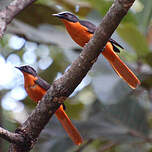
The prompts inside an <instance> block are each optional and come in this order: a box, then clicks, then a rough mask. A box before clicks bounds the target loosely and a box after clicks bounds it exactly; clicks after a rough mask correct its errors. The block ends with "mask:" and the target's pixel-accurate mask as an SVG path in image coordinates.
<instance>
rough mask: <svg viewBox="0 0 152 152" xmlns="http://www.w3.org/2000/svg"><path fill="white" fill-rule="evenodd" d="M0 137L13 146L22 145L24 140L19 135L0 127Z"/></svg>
mask: <svg viewBox="0 0 152 152" xmlns="http://www.w3.org/2000/svg"><path fill="white" fill-rule="evenodd" d="M0 137H1V138H3V139H5V140H7V141H9V142H11V143H15V144H23V143H24V138H23V137H22V136H21V135H20V134H17V133H12V132H9V131H8V130H6V129H4V128H2V127H0Z"/></svg>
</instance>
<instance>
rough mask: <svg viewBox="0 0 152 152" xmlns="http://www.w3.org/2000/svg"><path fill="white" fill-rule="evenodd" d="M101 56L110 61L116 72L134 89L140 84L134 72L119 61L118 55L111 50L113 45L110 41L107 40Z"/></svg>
mask: <svg viewBox="0 0 152 152" xmlns="http://www.w3.org/2000/svg"><path fill="white" fill-rule="evenodd" d="M102 54H103V56H104V57H105V58H106V59H107V60H108V61H109V62H110V64H111V65H112V67H113V69H114V70H115V71H116V73H117V74H118V75H119V76H120V77H121V78H122V79H124V80H125V81H126V82H127V83H128V85H129V86H130V87H131V88H132V89H135V88H136V87H137V86H138V85H140V81H139V79H138V78H137V77H136V76H135V74H134V73H133V72H132V71H131V70H130V69H129V68H128V67H127V66H126V65H125V64H124V63H123V62H122V61H121V59H120V58H119V56H118V55H117V54H116V53H115V52H114V51H113V46H112V44H111V43H110V42H107V44H106V47H105V49H104V51H103V52H102Z"/></svg>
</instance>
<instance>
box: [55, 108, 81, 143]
mask: <svg viewBox="0 0 152 152" xmlns="http://www.w3.org/2000/svg"><path fill="white" fill-rule="evenodd" d="M55 114H56V116H57V118H58V120H59V121H60V123H61V124H62V126H63V128H64V129H65V130H66V132H67V134H68V135H69V136H70V138H71V139H72V141H73V142H74V143H75V144H76V145H80V144H82V142H83V139H82V137H81V135H80V133H79V131H78V130H77V129H76V128H75V127H74V125H73V124H72V122H71V121H70V119H69V118H68V116H67V115H66V113H65V112H64V110H63V106H62V105H61V106H60V107H59V109H58V110H57V111H56V113H55Z"/></svg>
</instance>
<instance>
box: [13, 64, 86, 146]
mask: <svg viewBox="0 0 152 152" xmlns="http://www.w3.org/2000/svg"><path fill="white" fill-rule="evenodd" d="M16 68H17V69H19V70H20V71H21V72H22V73H23V76H24V88H25V90H26V92H27V94H28V96H29V97H30V98H31V99H32V100H33V101H34V102H36V103H38V101H40V100H41V99H42V97H43V96H44V95H45V93H46V92H47V90H48V89H49V88H50V84H49V83H48V82H46V81H45V80H44V79H42V78H41V77H39V76H38V74H37V72H36V71H35V69H34V68H32V67H31V66H29V65H25V66H20V67H16ZM55 115H56V117H57V118H58V120H59V121H60V123H61V124H62V126H63V128H64V129H65V131H66V132H67V134H68V135H69V137H70V138H71V140H72V141H73V142H74V143H75V144H76V145H80V144H82V143H83V139H82V137H81V135H80V133H79V131H78V130H77V129H76V128H75V126H74V125H73V124H72V122H71V120H70V119H69V118H68V116H67V114H66V113H65V111H64V106H63V104H61V105H60V107H59V108H58V109H57V111H56V112H55Z"/></svg>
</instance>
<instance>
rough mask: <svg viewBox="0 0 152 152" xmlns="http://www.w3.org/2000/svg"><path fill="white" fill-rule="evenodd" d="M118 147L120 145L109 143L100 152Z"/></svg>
mask: <svg viewBox="0 0 152 152" xmlns="http://www.w3.org/2000/svg"><path fill="white" fill-rule="evenodd" d="M116 145H118V143H115V142H109V143H107V144H105V145H103V146H102V147H101V149H100V150H99V152H104V151H106V150H109V149H111V148H112V147H114V146H116Z"/></svg>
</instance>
